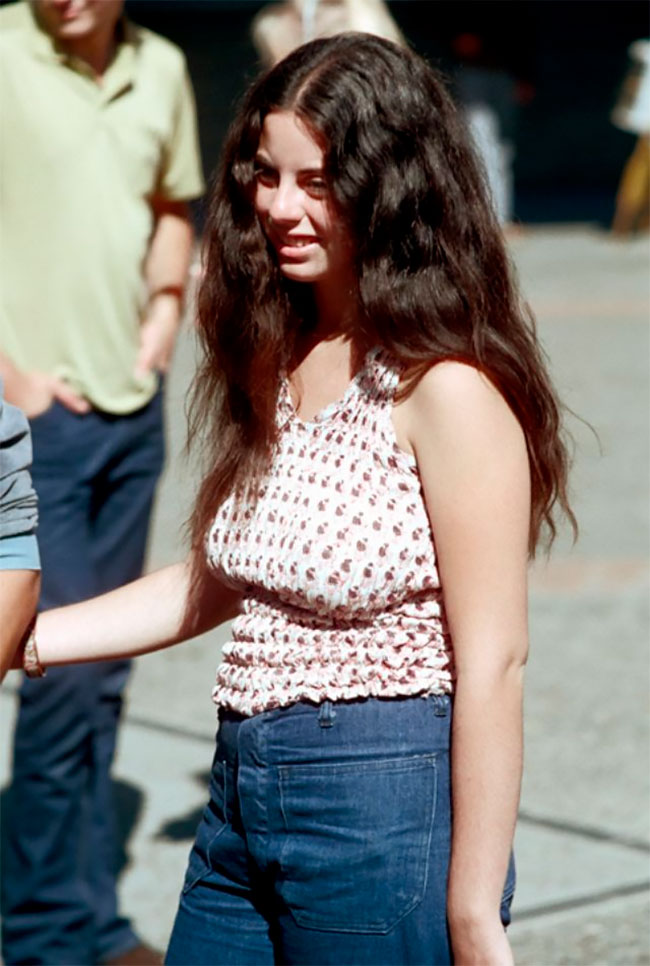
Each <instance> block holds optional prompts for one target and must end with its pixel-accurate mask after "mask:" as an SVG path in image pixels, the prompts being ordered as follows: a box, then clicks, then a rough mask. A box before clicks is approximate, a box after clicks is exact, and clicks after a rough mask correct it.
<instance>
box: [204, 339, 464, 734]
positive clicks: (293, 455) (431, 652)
mask: <svg viewBox="0 0 650 966" xmlns="http://www.w3.org/2000/svg"><path fill="white" fill-rule="evenodd" d="M398 382H399V373H398V371H397V370H396V369H395V368H394V367H392V366H391V365H390V362H389V360H388V357H387V356H386V354H385V353H384V352H383V351H380V350H378V349H373V350H372V351H371V352H370V353H369V354H368V356H367V357H366V360H365V364H364V366H363V368H362V369H361V370H360V372H359V373H358V374H357V376H356V377H355V379H354V380H353V381H352V382H351V383H350V385H349V387H348V389H347V392H346V393H345V395H344V397H343V398H342V399H341V400H340V401H339V402H336V403H332V405H330V406H328V407H327V408H326V409H324V410H323V411H322V412H321V413H319V414H318V416H316V417H315V418H314V419H313V421H311V422H304V421H302V420H301V419H300V418H299V417H298V415H297V414H296V411H295V409H294V407H293V405H292V402H291V396H290V394H289V386H288V383H286V382H285V383H284V384H283V388H282V391H281V394H280V399H279V402H278V417H277V418H278V426H279V440H278V443H277V446H276V449H275V452H274V456H273V461H272V465H271V469H270V471H269V474H268V476H267V477H266V478H265V480H264V482H263V483H262V484H261V485H260V486H259V488H258V491H257V499H256V501H255V503H254V505H253V504H251V505H248V504H246V503H243V502H242V501H241V499H237V498H235V497H234V496H232V497H230V498H228V500H226V501H225V502H224V503H223V505H222V506H221V507H220V508H219V511H218V513H217V515H216V518H215V521H214V524H213V525H212V527H211V529H210V531H209V534H208V539H207V554H208V561H209V563H210V565H211V566H212V567H213V568H214V570H215V572H216V574H217V576H219V577H220V578H221V579H223V580H224V581H225V582H226V583H228V584H229V585H234V586H236V587H238V588H240V589H242V590H243V593H244V599H243V609H242V612H241V614H240V615H239V616H238V617H237V618H236V619H235V620H234V622H233V624H232V640H231V641H230V642H229V643H228V644H226V646H225V647H224V649H223V660H222V663H221V665H220V666H219V668H218V670H217V682H216V686H215V688H214V691H213V698H214V701H215V702H216V703H217V704H218V705H220V706H224V707H227V708H230V709H232V710H233V711H237V712H239V713H241V714H243V715H252V714H257V713H258V712H260V711H267V710H270V709H271V708H276V707H282V706H286V705H289V704H293V703H295V702H296V701H311V702H315V703H320V702H322V701H324V700H332V701H337V700H351V699H355V698H366V697H371V696H372V697H406V696H409V695H419V694H440V693H447V692H451V690H452V687H453V667H452V657H451V643H450V639H449V634H448V631H447V627H446V622H445V617H444V610H443V604H442V595H441V588H440V580H439V577H438V571H437V567H436V556H435V549H434V543H433V535H432V533H431V527H430V524H429V519H428V516H427V512H426V508H425V506H424V499H423V495H422V488H421V484H420V479H419V476H418V472H417V467H416V463H415V459H414V458H413V457H412V456H410V455H409V454H407V453H405V452H404V451H403V450H401V449H400V448H399V447H398V445H397V442H396V439H395V433H394V429H393V423H392V418H391V410H392V406H393V397H394V394H395V390H396V389H397V385H398Z"/></svg>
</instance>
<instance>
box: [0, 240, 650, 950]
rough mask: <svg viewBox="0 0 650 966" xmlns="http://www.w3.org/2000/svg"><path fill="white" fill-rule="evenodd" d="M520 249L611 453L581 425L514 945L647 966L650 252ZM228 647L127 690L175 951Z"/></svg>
mask: <svg viewBox="0 0 650 966" xmlns="http://www.w3.org/2000/svg"><path fill="white" fill-rule="evenodd" d="M511 248H512V253H513V257H514V259H515V261H516V263H517V266H518V269H519V272H520V276H521V280H522V286H523V289H524V292H525V293H526V295H527V297H528V298H529V300H530V302H531V304H532V306H533V308H534V310H535V313H536V315H537V318H538V321H539V331H540V335H541V338H542V340H543V342H544V345H545V347H546V350H547V352H548V353H549V356H550V359H551V365H552V369H553V373H554V376H555V379H556V382H557V385H558V387H559V389H560V392H561V394H562V396H563V398H564V399H565V401H566V403H567V404H568V406H569V407H570V408H571V409H572V410H573V411H574V412H575V413H576V414H577V416H579V417H581V418H582V419H583V420H585V421H586V423H588V424H590V425H591V427H593V430H595V433H596V434H597V437H598V438H596V435H595V434H594V432H593V430H592V429H591V428H590V427H589V426H588V425H586V423H583V422H581V421H580V420H579V419H577V418H576V419H571V421H570V427H571V430H572V432H573V434H574V437H575V440H576V447H577V448H576V465H575V470H574V474H573V497H574V502H575V509H576V512H577V515H578V517H579V521H580V526H581V537H580V540H579V542H578V544H577V546H576V547H572V546H571V542H570V540H569V539H568V537H567V534H566V533H563V534H562V535H561V538H560V540H559V542H558V545H557V547H556V550H555V551H554V553H553V555H552V557H551V560H550V562H549V563H548V564H547V563H545V562H544V561H543V560H541V561H540V562H539V563H538V564H536V565H535V566H534V568H533V570H532V573H531V656H530V662H529V670H528V691H527V703H526V742H527V753H526V777H525V782H524V789H523V797H522V804H521V817H520V822H519V827H518V832H517V841H516V848H517V857H518V871H519V885H518V890H517V894H516V897H515V906H514V923H513V926H512V928H511V938H512V942H513V946H514V948H515V953H516V959H517V962H518V963H519V964H520V966H526V964H529V966H554V964H565V963H575V964H585V966H600V964H603V966H610V964H642V963H650V950H649V923H650V906H649V902H648V881H649V879H650V868H649V852H648V848H649V844H650V828H649V823H650V794H649V787H648V786H649V773H650V764H649V762H650V757H649V752H650V747H649V729H648V720H649V719H648V697H649V667H650V661H649V646H648V630H649V623H650V622H649V616H648V603H649V583H648V550H649V530H648V487H649V451H648V450H649V439H650V434H649V419H650V417H649V412H650V410H649V401H650V400H649V366H650V354H649V326H648V321H649V316H648V267H649V264H650V263H649V259H648V243H647V241H646V240H645V239H634V240H632V241H629V242H615V241H613V240H612V239H611V238H610V237H609V236H608V235H606V234H604V233H602V232H599V231H596V230H595V229H591V228H589V227H587V226H585V227H581V226H573V227H569V228H552V229H551V228H549V229H543V228H541V229H536V230H531V231H525V232H524V233H523V234H522V235H521V236H520V237H517V238H516V239H515V240H513V241H512V243H511ZM194 353H195V349H194V343H193V338H192V334H191V330H190V329H189V328H188V329H187V330H186V331H185V332H184V334H183V336H182V338H181V341H180V344H179V348H178V351H177V354H176V358H175V362H174V366H173V370H172V373H171V375H170V378H169V380H168V383H169V384H168V397H167V413H168V431H169V457H168V462H167V470H166V473H165V477H164V480H163V484H162V486H161V489H160V493H159V498H158V503H157V508H156V513H155V520H154V525H153V533H152V539H151V547H150V554H149V565H150V566H151V567H155V566H159V565H161V564H164V563H168V562H170V561H172V560H175V559H177V558H178V557H179V556H180V554H181V553H182V546H183V542H182V535H181V526H182V522H183V520H184V518H185V516H186V514H187V511H188V508H189V505H190V503H191V495H192V492H193V488H194V486H195V484H196V479H195V475H194V474H193V472H192V470H191V468H190V464H189V463H188V461H187V459H186V458H185V457H184V456H182V447H183V442H184V401H185V395H186V392H187V388H188V384H189V381H190V379H191V375H192V370H193V366H194ZM226 635H227V628H222V629H221V630H219V631H217V632H214V633H212V634H210V635H207V636H206V637H204V638H202V639H199V640H198V641H195V642H192V643H190V644H187V645H184V646H181V647H177V648H173V649H172V650H170V651H166V652H162V653H159V654H157V655H152V656H149V657H146V658H142V659H140V660H139V662H137V668H136V670H135V672H134V675H133V679H132V683H131V686H130V690H129V700H128V709H127V713H126V717H125V723H124V726H123V728H122V731H121V740H120V745H119V753H118V759H117V765H116V771H115V774H116V779H117V794H118V800H119V804H120V816H121V822H122V828H123V833H124V839H125V855H124V871H123V875H122V879H121V891H122V902H123V907H124V910H125V912H127V913H128V914H129V915H131V916H132V917H133V918H134V920H135V922H136V925H137V927H138V929H139V930H140V932H141V933H142V935H143V937H145V938H146V939H147V940H148V941H149V942H151V943H153V944H154V945H158V946H160V947H163V946H164V945H165V943H166V940H167V937H168V934H169V930H170V927H171V922H172V918H173V915H174V911H175V905H176V898H177V894H178V890H179V887H180V883H181V880H182V876H183V871H184V865H185V860H186V856H187V852H188V850H189V848H190V845H191V841H192V835H193V831H194V828H195V826H196V823H197V821H198V817H199V813H200V810H201V808H202V805H203V803H204V800H205V798H206V786H207V777H208V770H209V767H210V761H211V755H212V744H213V737H214V731H215V710H214V707H213V705H212V703H211V700H210V688H211V683H212V679H213V676H214V669H215V666H216V664H217V662H218V659H219V648H220V644H221V643H222V642H223V641H224V639H225V637H226ZM14 678H15V676H14ZM15 684H16V681H15V680H12V676H10V677H9V679H8V682H7V684H6V685H5V687H4V689H3V691H2V698H1V700H0V711H1V712H2V725H3V728H2V744H1V746H0V777H2V778H3V779H4V780H6V778H7V776H8V772H9V737H10V731H11V719H12V716H13V711H14V704H15V699H14V695H13V690H12V689H13V688H14V687H15Z"/></svg>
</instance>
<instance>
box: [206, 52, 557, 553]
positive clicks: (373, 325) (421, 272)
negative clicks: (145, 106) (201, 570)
mask: <svg viewBox="0 0 650 966" xmlns="http://www.w3.org/2000/svg"><path fill="white" fill-rule="evenodd" d="M274 110H291V111H293V112H295V114H296V115H297V116H298V117H299V118H300V119H301V120H302V121H303V122H304V123H305V125H306V126H307V128H308V129H309V130H310V131H311V132H312V134H313V136H314V137H315V138H317V139H318V141H319V143H321V144H322V145H323V147H324V152H325V170H326V174H327V177H328V180H329V183H330V185H331V193H332V199H333V202H332V203H333V206H334V207H335V209H336V212H337V215H338V217H340V218H342V219H343V221H344V224H345V225H346V228H347V231H348V232H349V236H350V237H351V238H352V240H353V245H354V251H355V257H356V270H357V277H358V302H359V313H358V314H359V318H360V320H361V321H360V326H361V327H362V332H360V333H359V334H360V337H362V341H363V342H365V343H366V344H368V345H377V346H382V347H383V348H384V349H386V350H387V351H388V352H389V353H390V354H391V355H392V356H393V357H394V359H395V360H396V361H397V363H398V364H400V365H401V366H402V367H403V371H404V373H405V379H404V382H403V392H404V393H405V394H407V393H408V392H410V391H412V389H413V387H414V386H415V384H416V383H417V381H418V379H419V378H421V376H422V375H423V374H424V373H425V372H426V371H427V370H428V369H429V368H430V367H431V366H432V365H433V364H434V363H437V362H439V361H441V360H443V359H456V360H463V361H465V362H468V363H471V364H472V365H474V366H476V367H477V368H479V369H480V370H482V371H483V372H485V373H486V374H487V375H488V376H489V378H490V379H491V380H492V382H493V383H494V384H495V385H496V386H497V387H498V389H499V390H500V391H501V393H502V394H503V396H504V397H505V399H506V400H507V402H508V403H509V405H510V406H511V408H512V410H513V412H514V413H515V415H516V416H517V418H518V420H519V422H520V423H521V426H522V428H523V431H524V433H525V437H526V442H527V446H528V454H529V459H530V470H531V477H532V510H531V520H530V549H531V553H534V550H535V547H536V546H537V544H538V541H539V539H540V534H541V531H542V530H543V529H545V530H546V535H547V537H548V538H549V539H548V542H549V543H550V542H551V541H552V539H553V537H554V536H555V532H556V523H555V513H554V511H555V510H556V509H557V508H558V507H559V509H561V510H562V511H564V513H565V514H566V515H567V516H568V518H569V520H570V522H571V524H572V525H573V527H574V529H575V519H574V517H573V514H572V512H571V509H570V506H569V502H568V498H567V472H568V462H569V461H568V454H567V448H566V445H565V442H564V440H563V433H562V426H561V415H560V414H561V405H560V403H559V401H558V399H557V396H556V394H555V391H554V389H553V387H552V384H551V382H550V380H549V377H548V374H547V369H546V364H545V358H544V355H543V353H542V351H541V349H540V346H539V344H538V342H537V339H536V336H535V330H534V324H533V320H532V317H531V315H530V312H529V311H528V309H527V308H525V307H524V306H523V305H522V303H521V301H520V299H519V297H518V294H517V291H516V286H515V283H514V279H513V273H512V270H511V267H510V265H509V262H508V258H507V255H506V252H505V248H504V243H503V238H502V234H501V231H500V228H499V226H498V224H497V222H496V220H495V216H494V214H493V211H492V207H491V205H490V202H489V200H488V197H487V194H486V189H485V185H484V178H483V175H482V172H481V170H480V167H479V165H478V163H477V160H476V158H475V155H474V152H473V150H472V148H471V146H470V143H469V138H468V133H467V130H466V128H465V124H464V123H463V121H462V119H461V117H460V116H459V113H458V111H457V110H456V108H455V106H454V104H453V103H452V100H451V99H450V96H449V94H448V93H447V90H446V87H445V84H444V83H443V80H442V78H441V77H440V76H439V75H438V74H437V73H436V71H434V70H433V69H431V67H429V66H428V65H427V63H426V62H425V61H424V60H423V59H422V58H421V57H419V56H418V55H416V54H415V53H413V52H412V51H410V50H407V49H405V48H402V47H399V46H397V45H395V44H393V43H390V42H388V41H385V40H382V39H380V38H377V37H372V36H369V35H366V34H341V35H339V36H336V37H333V38H330V39H327V40H315V41H313V42H311V43H308V44H305V45H304V46H302V47H299V48H298V49H297V50H295V51H294V52H293V53H292V54H290V55H289V56H288V57H287V58H286V59H285V60H283V61H281V62H280V63H279V64H277V65H276V66H275V67H274V68H273V69H272V70H270V71H269V72H267V73H266V74H264V75H263V76H262V77H260V79H259V80H258V81H257V82H256V83H255V84H254V85H253V87H252V88H251V90H250V91H249V92H248V94H247V96H246V97H245V99H244V102H243V104H242V107H241V109H240V111H239V112H238V115H237V118H236V119H235V121H234V123H233V125H232V127H231V129H230V132H229V135H228V138H227V142H226V145H225V150H224V155H223V160H222V163H221V167H220V170H219V172H218V175H217V178H216V180H215V183H214V186H213V190H212V196H211V201H210V206H209V215H208V219H207V224H206V231H205V237H204V268H205V275H204V280H203V282H202V285H201V288H200V292H199V298H198V330H199V334H200V339H201V342H202V345H203V349H204V358H203V361H202V363H201V366H200V369H199V372H198V374H197V378H196V382H195V386H194V393H193V397H192V403H191V407H190V439H191V440H196V439H197V438H198V439H201V440H202V441H203V443H204V446H205V452H204V455H205V457H206V460H207V462H206V466H205V476H204V479H203V482H202V484H201V487H200V491H199V494H198V499H197V502H196V507H195V510H194V512H193V515H192V518H191V521H190V524H191V534H192V547H193V552H194V555H195V561H196V562H197V566H199V562H200V561H201V560H203V558H204V556H205V554H204V537H205V533H206V530H207V528H208V527H209V525H210V523H211V521H212V518H213V516H214V514H215V511H216V509H217V507H218V506H219V505H220V503H221V502H222V501H223V500H224V499H225V498H226V497H227V496H228V495H229V494H230V493H231V492H232V491H233V490H234V489H235V488H237V487H242V486H245V485H247V483H249V482H250V481H251V480H255V479H258V478H259V477H260V475H261V474H263V473H264V471H265V469H266V467H267V465H268V460H269V457H270V453H271V451H272V447H273V443H274V440H275V432H276V430H275V409H276V403H277V397H278V392H279V386H280V379H281V374H282V373H283V372H284V371H286V370H287V368H288V367H289V366H290V364H291V360H292V356H293V354H294V351H295V347H296V340H297V337H298V335H299V334H300V332H301V331H303V330H304V329H305V327H306V326H309V325H310V324H311V323H312V322H313V318H312V306H311V301H310V298H311V297H310V286H306V285H302V286H301V285H300V284H299V283H292V282H290V281H288V280H287V279H285V278H284V277H283V276H282V275H281V273H280V271H279V269H278V265H277V262H276V260H275V257H274V254H273V251H272V249H271V248H270V246H269V245H268V244H267V241H266V239H265V236H264V234H263V232H262V229H261V227H260V224H259V221H258V219H257V216H256V213H255V210H254V205H253V196H254V186H255V163H254V159H255V154H256V151H257V147H258V143H259V138H260V133H261V130H262V125H263V123H264V118H265V116H266V115H267V114H269V113H270V112H271V111H274Z"/></svg>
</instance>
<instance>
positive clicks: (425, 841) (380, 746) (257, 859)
mask: <svg viewBox="0 0 650 966" xmlns="http://www.w3.org/2000/svg"><path fill="white" fill-rule="evenodd" d="M451 710H452V702H451V699H450V698H449V697H448V696H444V695H437V696H428V697H415V698H405V699H375V698H371V699H367V700H361V701H352V702H336V703H331V702H329V701H326V702H324V703H323V704H321V705H320V706H316V705H312V704H306V703H298V704H295V705H292V706H291V707H289V708H284V709H277V710H273V711H267V712H262V713H261V714H258V715H254V716H253V717H249V718H244V717H242V716H240V715H237V714H235V713H233V712H228V711H224V710H222V711H221V712H220V728H219V732H218V735H217V749H216V753H215V757H214V763H213V769H212V777H211V783H210V801H209V803H208V805H207V806H206V808H205V810H204V813H203V817H202V819H201V822H200V824H199V828H198V832H197V836H196V841H195V843H194V846H193V848H192V851H191V853H190V859H189V864H188V868H187V873H186V876H185V882H184V885H183V892H182V895H181V900H180V906H179V910H178V913H177V917H176V921H175V924H174V929H173V932H172V936H171V940H170V945H169V949H168V952H167V959H166V962H167V963H168V964H169V966H180V964H187V963H192V964H208V963H210V964H213V963H216V962H218V963H220V964H224V966H231V964H232V966H234V964H240V966H247V964H272V963H289V964H303V966H308V964H316V963H318V964H337V966H341V964H373V966H377V964H392V963H395V964H402V966H404V964H422V966H424V964H436V966H442V964H446V963H451V952H450V947H449V936H448V932H447V922H446V887H447V870H448V865H449V851H450V840H451V797H450V769H449V739H450V727H451ZM513 890H514V866H513V865H512V864H511V868H510V870H509V873H508V881H507V882H506V885H505V889H504V898H503V907H502V919H503V922H504V924H507V923H508V922H509V919H510V915H509V907H510V901H511V899H512V893H513Z"/></svg>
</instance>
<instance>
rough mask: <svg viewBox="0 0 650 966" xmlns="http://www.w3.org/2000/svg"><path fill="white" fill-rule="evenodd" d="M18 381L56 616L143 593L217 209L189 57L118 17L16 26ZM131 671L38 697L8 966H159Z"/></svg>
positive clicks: (116, 8) (32, 20)
mask: <svg viewBox="0 0 650 966" xmlns="http://www.w3.org/2000/svg"><path fill="white" fill-rule="evenodd" d="M0 84H1V88H0V94H1V97H2V124H3V136H2V138H1V139H0V217H1V219H2V236H1V240H0V244H1V251H0V300H1V302H0V376H2V377H3V378H4V383H5V393H6V398H7V400H8V401H9V402H11V403H13V404H15V405H17V406H19V407H20V408H22V409H23V410H24V411H25V413H26V414H27V415H28V417H29V418H30V422H31V430H32V438H33V447H34V463H33V474H32V475H33V481H34V486H35V488H36V491H37V493H38V497H39V506H40V525H39V543H40V550H41V560H42V566H43V585H42V594H41V602H40V606H41V607H42V608H48V607H52V606H55V605H58V604H64V603H71V602H73V601H76V600H81V599H83V598H86V597H91V596H94V595H95V594H98V593H101V592H103V591H106V590H109V589H110V588H112V587H115V586H117V585H119V584H121V583H124V582H126V581H128V580H131V579H134V578H135V577H137V576H138V574H139V572H140V570H141V567H142V562H143V555H144V549H145V542H146V534H147V526H148V521H149V516H150V510H151V504H152V499H153V494H154V488H155V484H156V481H157V478H158V476H159V473H160V469H161V466H162V460H163V430H162V405H161V396H160V389H159V373H160V372H164V370H165V369H166V367H167V365H168V363H169V360H170V356H171V352H172V348H173V343H174V338H175V335H176V330H177V327H178V324H179V320H180V314H181V303H182V295H183V288H184V285H185V281H186V274H187V268H188V263H189V257H190V249H191V243H192V230H191V223H190V219H189V213H188V207H187V202H188V200H190V199H192V198H196V197H197V196H199V195H200V194H201V193H202V191H203V181H202V175H201V168H200V161H199V157H198V149H197V138H196V118H195V108H194V100H193V95H192V91H191V87H190V83H189V80H188V77H187V71H186V68H185V62H184V58H183V55H182V54H181V52H180V51H179V50H178V49H177V48H176V47H175V46H173V45H172V44H170V43H169V42H168V41H166V40H164V39H163V38H161V37H158V36H156V35H155V34H152V33H150V32H149V31H146V30H143V29H140V28H137V27H135V26H134V25H132V24H130V23H128V22H127V21H126V20H125V19H124V18H123V16H122V0H32V2H31V3H25V2H21V3H16V4H13V5H10V6H7V7H4V8H3V9H2V11H0ZM127 675H128V664H126V663H125V662H110V663H106V664H101V665H93V664H87V665H78V666H76V667H70V668H58V669H51V670H50V671H48V674H47V677H46V678H44V679H42V680H31V679H28V678H26V679H25V680H24V682H23V686H22V688H21V703H20V709H19V714H18V721H17V727H16V735H15V746H14V775H13V784H12V787H11V790H10V794H9V802H8V806H7V811H6V813H5V816H4V826H5V829H6V832H7V839H8V841H7V845H6V847H5V850H4V853H3V907H4V908H3V913H4V937H3V955H4V961H5V962H6V963H12V964H13V963H59V964H63V963H66V964H72V963H74V964H86V963H89V964H90V963H98V962H116V963H117V962H128V963H137V962H142V963H146V962H159V961H160V959H159V958H157V957H156V955H154V952H153V951H152V950H148V949H147V948H146V947H143V946H142V944H141V943H140V941H139V939H138V938H137V936H136V935H135V933H134V932H133V930H132V928H131V925H130V923H129V922H128V920H127V919H124V918H122V917H121V916H120V915H119V914H118V910H117V902H116V888H115V887H116V883H115V863H116V846H115V841H114V832H113V818H114V816H113V806H112V803H111V801H110V794H111V788H110V777H109V770H110V766H111V762H112V757H113V751H114V747H115V737H116V729H117V723H118V719H119V713H120V707H121V695H122V689H123V687H124V684H125V681H126V678H127Z"/></svg>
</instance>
